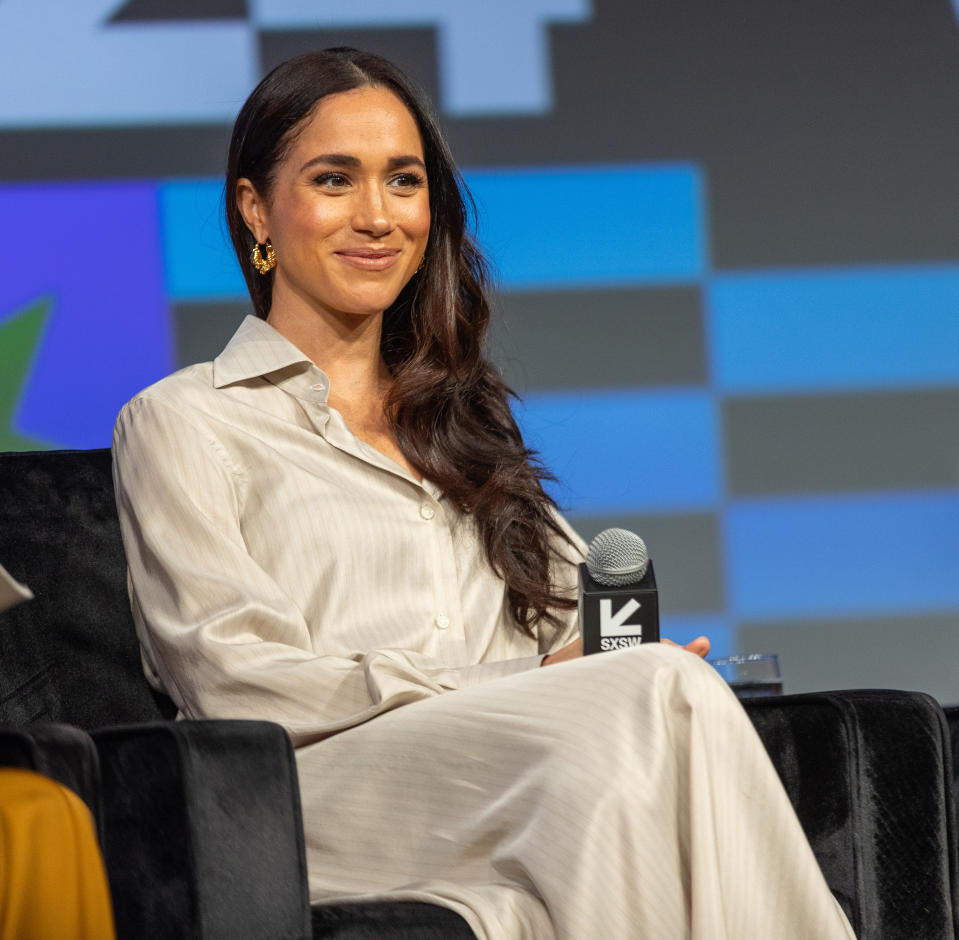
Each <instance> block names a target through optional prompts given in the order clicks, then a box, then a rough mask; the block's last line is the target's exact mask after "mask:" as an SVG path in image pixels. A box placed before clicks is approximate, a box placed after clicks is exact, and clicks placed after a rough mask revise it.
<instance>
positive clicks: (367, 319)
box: [267, 304, 389, 406]
mask: <svg viewBox="0 0 959 940" xmlns="http://www.w3.org/2000/svg"><path fill="white" fill-rule="evenodd" d="M267 322H268V323H269V324H270V326H272V327H273V328H274V329H275V330H276V331H277V332H278V333H281V334H282V335H283V336H285V337H286V338H287V339H288V340H289V341H290V342H291V343H293V345H294V346H296V347H297V348H298V349H300V350H301V351H302V352H303V353H305V354H306V355H307V356H309V358H310V359H311V360H312V361H313V362H314V363H315V364H316V365H317V366H319V368H321V369H322V370H323V371H324V372H325V373H326V374H327V376H328V377H329V379H330V392H331V404H332V403H333V401H332V399H334V398H335V399H339V400H341V401H345V402H352V403H359V402H367V403H369V404H371V405H372V404H373V403H374V402H376V403H377V404H378V405H380V406H381V405H382V399H383V396H384V394H385V392H386V389H387V388H388V386H389V372H388V370H387V368H386V365H385V363H384V362H383V357H382V355H381V353H380V336H381V333H382V326H383V315H382V314H373V315H369V314H367V315H363V314H348V313H347V314H345V313H336V312H333V311H327V310H324V311H316V310H309V311H298V310H295V309H291V307H290V306H288V305H277V304H274V306H273V307H272V308H271V309H270V313H269V316H268V317H267Z"/></svg>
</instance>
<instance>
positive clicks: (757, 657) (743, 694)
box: [708, 653, 783, 698]
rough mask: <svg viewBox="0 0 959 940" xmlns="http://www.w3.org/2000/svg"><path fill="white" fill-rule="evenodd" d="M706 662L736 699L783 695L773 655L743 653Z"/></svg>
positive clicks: (780, 677) (776, 657) (780, 675)
mask: <svg viewBox="0 0 959 940" xmlns="http://www.w3.org/2000/svg"><path fill="white" fill-rule="evenodd" d="M708 662H709V664H710V666H713V667H714V668H715V669H716V671H717V672H718V673H719V674H720V675H721V676H722V677H723V678H724V679H725V680H726V681H727V682H728V683H729V687H730V688H731V689H732V690H733V692H735V693H736V696H737V698H763V697H765V696H768V695H782V694H783V677H782V673H781V672H780V671H779V657H778V656H777V655H776V654H775V653H744V654H743V655H742V656H724V657H723V658H722V659H710V660H708Z"/></svg>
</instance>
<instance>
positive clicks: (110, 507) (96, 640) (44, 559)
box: [0, 450, 176, 729]
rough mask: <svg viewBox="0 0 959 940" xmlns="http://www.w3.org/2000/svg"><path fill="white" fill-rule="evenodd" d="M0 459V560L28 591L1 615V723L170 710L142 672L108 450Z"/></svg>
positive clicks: (140, 717)
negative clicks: (31, 596) (23, 600)
mask: <svg viewBox="0 0 959 940" xmlns="http://www.w3.org/2000/svg"><path fill="white" fill-rule="evenodd" d="M2 457H3V459H0V493H3V499H2V500H0V560H2V563H3V564H4V566H5V567H6V568H7V569H8V570H9V571H10V573H11V574H12V575H13V576H14V577H15V578H17V579H18V580H20V581H23V582H25V583H26V584H28V585H29V586H30V588H31V589H32V590H33V593H34V595H35V598H34V600H32V601H29V602H27V603H25V604H20V605H19V606H17V607H14V608H12V609H11V610H8V611H5V612H4V613H2V614H0V644H2V646H0V722H5V723H9V724H13V725H23V724H28V723H30V722H38V721H43V722H64V723H67V724H72V725H77V726H78V727H80V728H87V729H90V728H96V727H100V726H103V725H108V724H120V723H125V722H135V721H151V720H157V719H159V718H170V717H172V716H173V715H174V714H175V711H176V709H175V708H174V707H173V704H172V702H170V700H169V699H168V698H166V697H165V696H160V695H156V694H154V693H153V692H152V691H151V690H150V687H149V686H148V685H147V684H146V682H145V681H144V679H143V673H142V669H141V666H140V654H139V648H138V646H137V640H136V633H135V631H134V627H133V619H132V616H131V614H130V605H129V601H128V599H127V593H126V560H125V558H124V555H123V545H122V542H121V539H120V524H119V522H118V520H117V513H116V507H115V505H114V497H113V479H112V473H111V465H110V451H109V450H90V451H47V452H38V453H23V454H3V455H2Z"/></svg>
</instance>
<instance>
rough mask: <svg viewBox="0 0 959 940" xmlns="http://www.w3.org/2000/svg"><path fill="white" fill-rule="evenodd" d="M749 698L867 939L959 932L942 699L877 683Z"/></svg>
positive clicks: (906, 939) (821, 856) (837, 888)
mask: <svg viewBox="0 0 959 940" xmlns="http://www.w3.org/2000/svg"><path fill="white" fill-rule="evenodd" d="M744 704H745V706H746V711H747V713H748V714H749V716H750V718H751V719H752V721H753V724H754V725H755V727H756V730H757V731H758V732H759V736H760V738H762V740H763V743H764V744H765V746H766V749H767V751H768V752H769V755H770V757H771V758H772V761H773V764H774V765H775V766H776V769H777V771H778V772H779V775H780V777H781V778H782V781H783V784H784V786H785V788H786V792H787V793H788V794H789V798H790V800H791V801H792V804H793V806H794V807H795V809H796V812H797V814H798V816H799V820H800V822H801V823H802V826H803V829H804V830H805V832H806V836H807V838H808V839H809V842H810V844H811V845H812V848H813V852H814V853H815V855H816V858H817V860H818V861H819V864H820V866H821V867H822V870H823V874H824V875H825V876H826V881H827V883H828V884H829V886H830V888H832V890H833V893H834V894H835V895H836V897H837V899H838V900H839V902H840V903H841V904H842V906H843V909H844V910H845V911H846V915H847V916H848V917H849V920H850V923H851V924H852V927H853V930H854V931H855V933H856V937H857V938H859V940H917V938H920V937H921V938H929V940H932V938H936V940H948V938H953V937H955V936H956V935H957V932H959V921H957V916H956V909H955V906H954V899H956V898H959V882H957V877H956V829H955V806H954V803H953V799H952V792H951V783H952V768H951V759H950V745H949V732H948V728H947V726H946V721H945V716H944V715H943V712H942V709H941V708H940V707H939V705H938V704H937V703H936V702H935V701H934V700H933V699H932V698H930V697H929V696H927V695H923V694H921V693H912V692H891V691H868V690H862V691H851V692H827V693H817V694H809V695H790V696H784V697H781V698H771V699H765V700H763V699H754V700H751V701H747V702H745V703H744Z"/></svg>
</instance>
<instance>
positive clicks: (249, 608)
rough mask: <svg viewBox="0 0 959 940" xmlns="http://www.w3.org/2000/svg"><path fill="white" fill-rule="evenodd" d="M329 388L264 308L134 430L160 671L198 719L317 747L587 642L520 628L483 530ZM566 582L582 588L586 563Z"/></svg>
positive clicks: (125, 525)
mask: <svg viewBox="0 0 959 940" xmlns="http://www.w3.org/2000/svg"><path fill="white" fill-rule="evenodd" d="M328 395H329V381H328V379H327V377H326V376H325V375H324V373H323V372H322V371H321V370H320V369H318V368H317V367H316V366H315V365H313V364H312V363H311V362H310V361H309V359H307V358H306V357H305V356H304V355H303V354H302V353H301V352H300V351H299V350H298V349H297V348H296V347H295V346H293V345H292V344H291V343H290V342H289V341H288V340H286V339H285V338H284V337H282V336H281V335H280V334H279V333H277V332H276V331H275V330H274V329H273V328H272V327H270V326H269V325H268V324H266V323H265V322H263V321H262V320H258V319H256V318H255V317H248V318H247V319H246V320H245V321H244V323H243V324H242V325H241V327H240V329H239V330H238V332H237V334H236V336H235V337H234V338H233V340H232V341H231V342H230V344H229V345H228V346H227V348H226V349H225V350H224V352H223V353H222V354H221V355H220V356H219V357H218V358H217V359H216V360H214V362H212V363H203V364H200V365H196V366H191V367H188V368H186V369H184V370H182V371H180V372H177V373H176V374H174V375H172V376H169V377H168V378H166V379H163V380H162V381H161V382H159V383H157V384H156V385H154V386H151V387H150V388H148V389H146V390H145V391H143V392H142V393H140V395H138V396H137V397H136V398H135V399H133V401H131V402H129V403H128V404H127V405H126V406H125V407H124V408H123V410H122V411H121V413H120V416H119V418H118V419H117V424H116V428H115V432H114V472H115V480H116V490H117V504H118V508H119V513H120V523H121V528H122V531H123V540H124V547H125V549H126V553H127V559H128V562H129V582H130V594H131V600H132V605H133V611H134V619H135V621H136V624H137V630H138V635H139V638H140V642H141V646H142V649H143V658H144V666H145V669H146V672H147V676H148V677H149V678H150V679H151V681H152V682H153V683H154V684H156V685H157V686H158V687H160V688H163V689H165V690H166V691H167V692H168V693H169V694H170V695H171V696H172V698H173V699H174V701H176V703H177V705H178V706H179V708H180V710H181V712H182V714H183V715H184V716H186V717H190V718H203V717H212V716H219V715H232V716H234V717H251V718H254V717H255V718H266V719H272V720H274V721H277V722H279V723H280V724H282V725H284V726H285V727H286V728H287V729H288V730H289V732H290V734H291V735H292V736H293V740H294V743H295V744H303V743H305V742H307V741H312V740H317V739H319V738H322V737H324V736H325V735H327V734H330V733H332V732H334V731H338V730H341V729H343V728H346V727H350V726H351V725H353V724H356V723H357V722H361V721H364V720H366V719H368V718H371V717H373V716H374V715H377V714H379V713H381V712H384V711H388V710H389V709H391V708H395V707H396V706H398V705H403V704H408V703H409V702H412V701H417V700H419V699H422V698H425V697H429V696H433V695H437V694H439V693H441V692H444V691H448V690H451V689H457V688H462V687H465V686H470V685H474V684H476V683H479V682H485V681H487V680H489V679H493V678H496V677H498V676H502V675H508V674H510V673H512V672H516V671H520V670H524V669H531V668H534V667H536V666H538V665H539V662H540V659H541V655H542V654H544V653H546V652H548V651H550V650H551V649H553V648H554V647H555V646H557V645H558V644H561V643H563V642H566V641H568V640H569V639H570V638H571V637H572V636H573V634H574V632H575V616H574V614H571V615H570V616H568V617H567V618H566V622H565V626H564V628H562V629H561V630H559V631H555V630H554V631H551V632H550V631H544V632H543V634H542V635H541V636H540V637H539V638H538V639H531V638H529V637H527V636H524V635H523V634H522V633H521V632H520V631H519V630H517V629H516V628H514V627H512V626H511V625H510V624H509V615H508V610H507V608H506V606H505V589H504V585H503V582H502V581H501V580H500V579H499V578H497V577H496V575H495V574H494V573H493V571H492V570H491V569H490V567H489V565H488V564H487V562H486V559H485V556H484V554H483V551H482V547H481V546H480V545H479V543H478V540H477V538H476V535H475V531H474V524H473V522H472V519H471V518H470V517H469V516H468V515H464V514H463V513H461V512H459V511H458V510H457V509H456V507H454V506H452V505H451V504H450V503H449V501H448V500H446V499H444V498H442V495H441V494H440V493H439V492H438V491H437V490H436V488H435V487H433V486H432V485H431V484H430V483H429V482H428V481H427V482H425V483H424V484H422V485H421V484H420V483H418V482H417V481H416V480H415V479H413V478H412V477H411V476H409V475H408V474H407V473H406V472H405V471H404V470H403V469H402V468H400V467H399V466H398V465H397V464H395V463H394V462H393V461H391V460H389V459H388V458H387V457H385V456H383V455H382V454H380V453H379V452H378V451H376V450H374V449H373V448H371V447H369V446H367V445H366V444H364V443H363V442H362V441H360V440H359V439H358V438H356V437H354V436H353V435H352V434H351V433H350V431H349V429H348V428H347V427H346V425H345V423H344V421H343V419H342V417H341V416H340V415H339V414H338V413H337V412H336V411H335V410H333V409H331V408H329V407H328V404H327V399H328ZM574 538H575V537H574ZM565 550H566V552H567V554H570V555H577V557H578V553H581V550H582V543H581V542H580V541H579V540H578V539H575V547H569V546H567V547H566V549H565ZM556 572H557V578H558V579H560V580H561V582H562V583H564V584H565V586H567V587H568V588H569V589H570V590H573V589H574V588H575V572H574V568H573V566H572V565H570V564H568V563H560V564H557V566H556ZM184 677H186V681H185V679H184Z"/></svg>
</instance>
